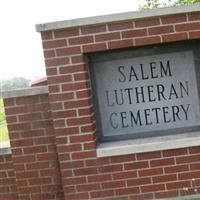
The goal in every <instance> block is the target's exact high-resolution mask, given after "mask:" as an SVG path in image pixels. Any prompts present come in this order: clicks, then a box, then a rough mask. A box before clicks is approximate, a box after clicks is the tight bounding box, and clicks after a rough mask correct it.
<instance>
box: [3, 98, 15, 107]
mask: <svg viewBox="0 0 200 200" xmlns="http://www.w3.org/2000/svg"><path fill="white" fill-rule="evenodd" d="M3 103H4V107H10V106H14V105H15V99H4V100H3Z"/></svg>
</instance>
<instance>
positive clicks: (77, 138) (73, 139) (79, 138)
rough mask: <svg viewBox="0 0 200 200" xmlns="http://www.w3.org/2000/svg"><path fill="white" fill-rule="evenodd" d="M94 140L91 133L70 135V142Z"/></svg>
mask: <svg viewBox="0 0 200 200" xmlns="http://www.w3.org/2000/svg"><path fill="white" fill-rule="evenodd" d="M93 140H94V135H93V134H87V135H85V134H84V135H75V136H71V137H70V142H71V143H76V142H77V143H78V142H89V141H93Z"/></svg>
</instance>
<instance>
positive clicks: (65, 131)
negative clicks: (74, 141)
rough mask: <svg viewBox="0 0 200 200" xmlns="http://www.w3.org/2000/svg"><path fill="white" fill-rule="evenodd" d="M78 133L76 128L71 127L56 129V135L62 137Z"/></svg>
mask: <svg viewBox="0 0 200 200" xmlns="http://www.w3.org/2000/svg"><path fill="white" fill-rule="evenodd" d="M78 133H79V129H78V127H71V128H69V127H68V128H66V127H65V128H63V129H58V130H56V134H57V135H59V136H60V135H64V136H66V135H68V134H70V135H73V134H78Z"/></svg>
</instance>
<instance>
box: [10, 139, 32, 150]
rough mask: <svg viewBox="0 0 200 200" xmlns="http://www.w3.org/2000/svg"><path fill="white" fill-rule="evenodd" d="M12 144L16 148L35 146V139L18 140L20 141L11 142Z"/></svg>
mask: <svg viewBox="0 0 200 200" xmlns="http://www.w3.org/2000/svg"><path fill="white" fill-rule="evenodd" d="M10 142H11V146H12V147H15V148H19V147H24V146H32V145H33V139H18V140H11V141H10Z"/></svg>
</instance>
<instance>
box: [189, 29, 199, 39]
mask: <svg viewBox="0 0 200 200" xmlns="http://www.w3.org/2000/svg"><path fill="white" fill-rule="evenodd" d="M199 38H200V31H194V32H189V39H199Z"/></svg>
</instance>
